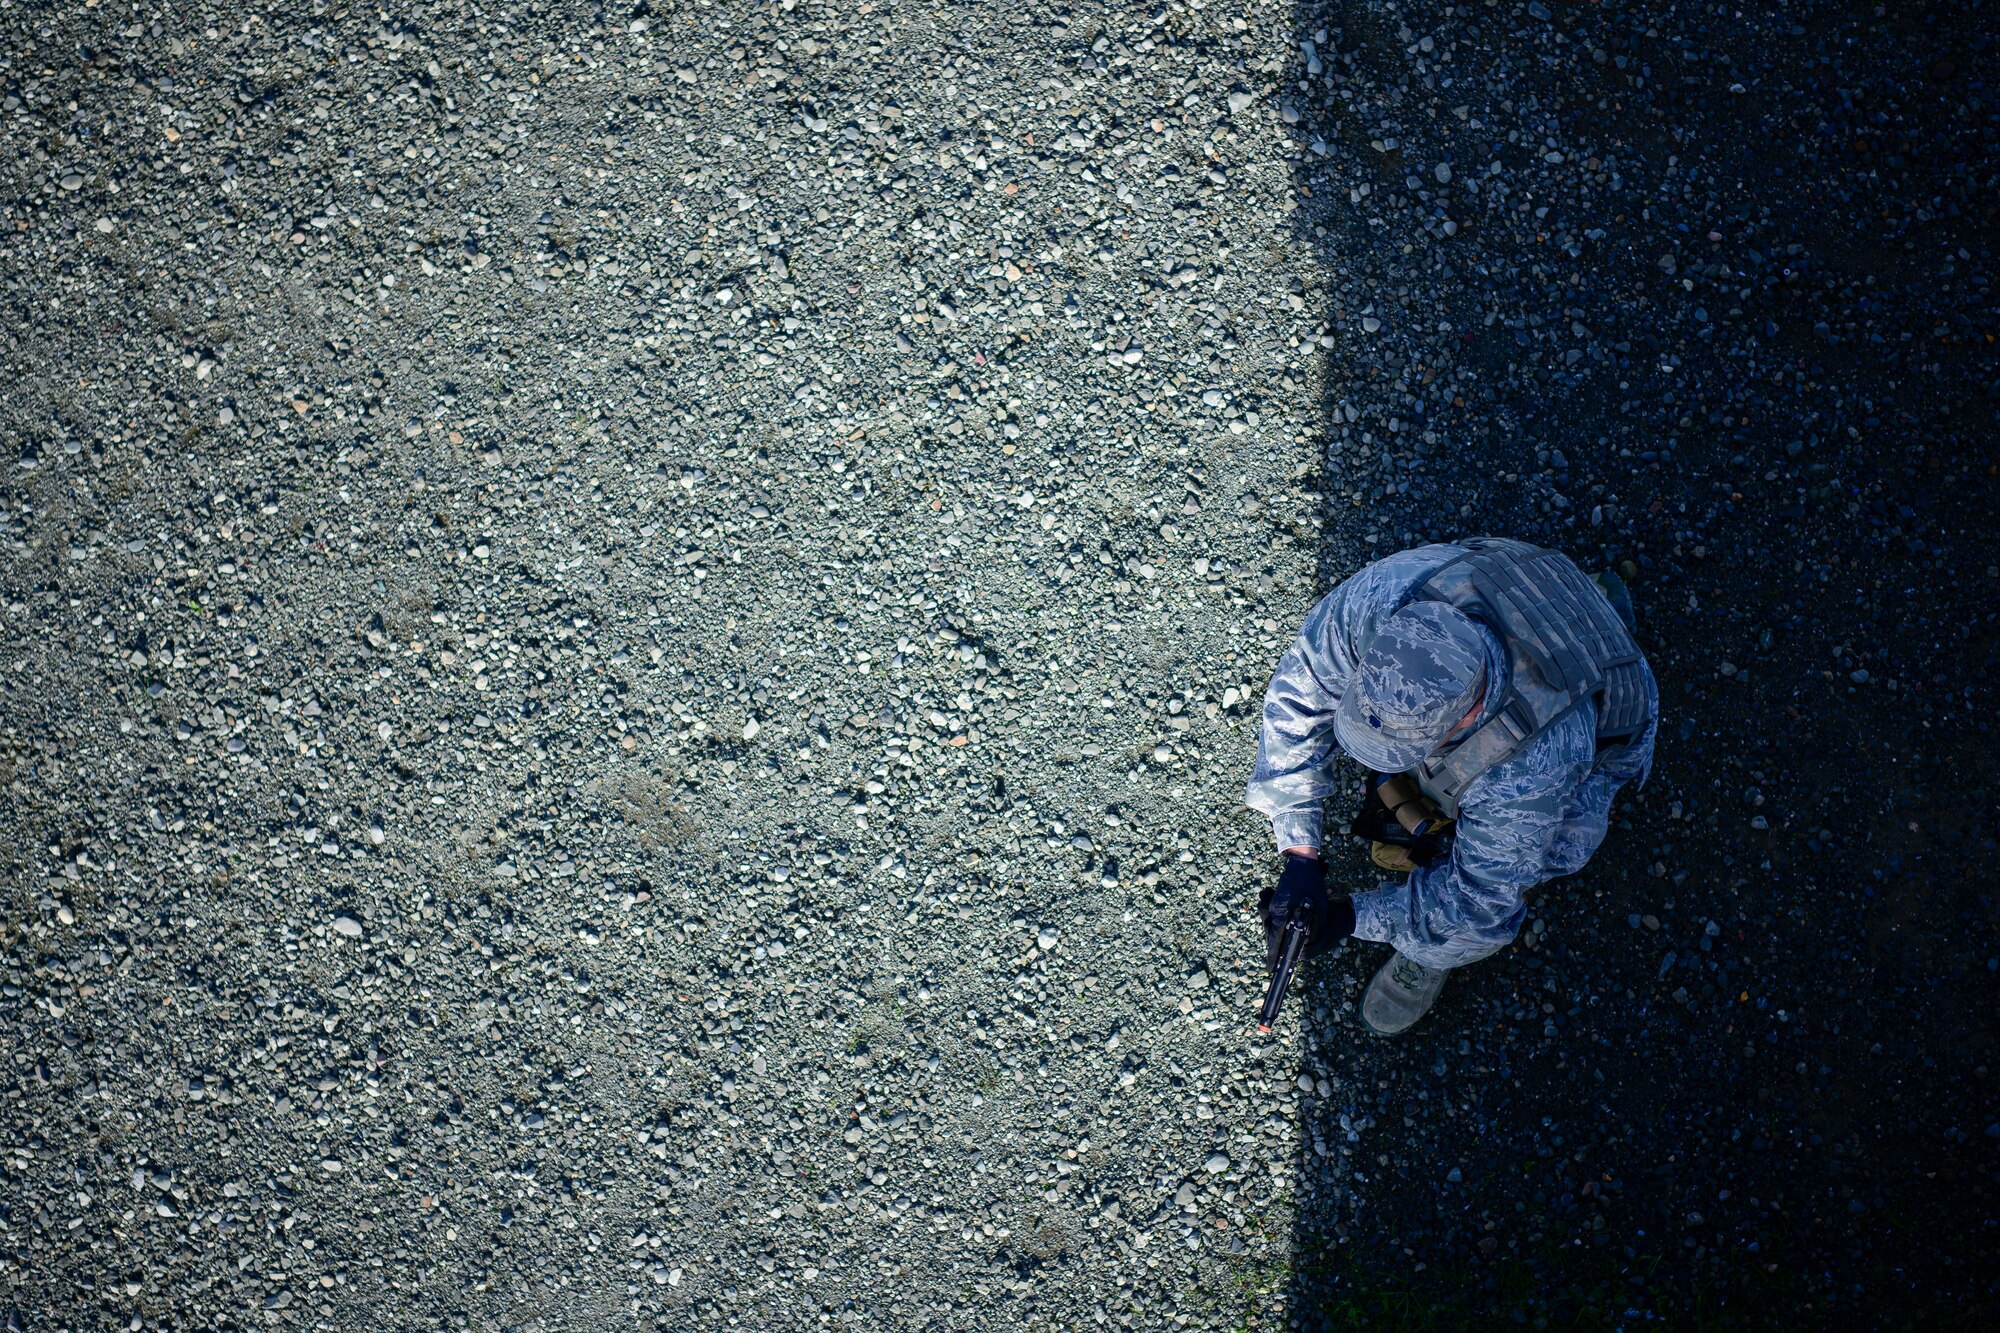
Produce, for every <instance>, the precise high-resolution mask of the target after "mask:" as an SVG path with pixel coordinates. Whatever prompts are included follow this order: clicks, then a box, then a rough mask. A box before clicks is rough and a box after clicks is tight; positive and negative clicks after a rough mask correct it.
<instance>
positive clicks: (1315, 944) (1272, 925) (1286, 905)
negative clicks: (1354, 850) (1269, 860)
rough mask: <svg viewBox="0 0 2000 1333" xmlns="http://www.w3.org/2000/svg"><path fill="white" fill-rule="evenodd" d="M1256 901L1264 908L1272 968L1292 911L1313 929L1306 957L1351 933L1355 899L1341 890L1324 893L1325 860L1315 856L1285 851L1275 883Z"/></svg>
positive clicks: (1268, 959)
mask: <svg viewBox="0 0 2000 1333" xmlns="http://www.w3.org/2000/svg"><path fill="white" fill-rule="evenodd" d="M1257 905H1258V906H1259V907H1261V908H1262V909H1263V911H1264V958H1265V964H1266V966H1268V967H1269V968H1271V969H1272V970H1273V971H1275V970H1276V969H1277V966H1278V955H1279V952H1280V948H1281V936H1282V932H1283V931H1284V927H1285V922H1286V921H1287V920H1288V919H1289V918H1291V917H1292V916H1293V915H1294V914H1302V915H1301V917H1300V919H1301V920H1303V921H1305V923H1306V925H1307V927H1308V928H1309V929H1310V930H1311V932H1312V933H1311V934H1310V935H1309V936H1308V937H1307V943H1306V956H1307V957H1308V958H1311V957H1315V956H1317V955H1319V954H1323V953H1325V952H1326V951H1327V950H1328V949H1331V948H1332V947H1333V946H1334V945H1336V944H1338V943H1340V941H1342V940H1344V939H1346V938H1347V937H1348V936H1349V935H1352V934H1353V933H1354V899H1352V898H1350V897H1349V896H1347V895H1346V894H1344V893H1343V894H1335V895H1329V894H1328V893H1327V891H1326V862H1324V861H1322V860H1320V859H1319V858H1318V857H1315V856H1300V855H1298V854H1297V853H1295V852H1287V853H1286V854H1285V868H1284V870H1283V871H1281V872H1280V873H1279V875H1278V884H1277V887H1276V888H1274V889H1265V890H1264V892H1263V893H1262V894H1261V895H1259V897H1258V899H1257Z"/></svg>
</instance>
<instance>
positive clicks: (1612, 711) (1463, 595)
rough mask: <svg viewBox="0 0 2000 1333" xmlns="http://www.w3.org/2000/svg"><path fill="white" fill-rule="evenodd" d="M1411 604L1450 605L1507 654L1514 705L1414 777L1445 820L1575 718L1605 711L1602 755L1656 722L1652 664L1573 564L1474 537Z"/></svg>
mask: <svg viewBox="0 0 2000 1333" xmlns="http://www.w3.org/2000/svg"><path fill="white" fill-rule="evenodd" d="M1460 544H1461V545H1463V546H1465V547H1467V548H1469V549H1468V550H1467V552H1466V553H1465V554H1464V555H1461V556H1457V557H1455V558H1454V559H1452V560H1450V561H1448V562H1447V563H1445V564H1443V565H1440V566H1439V567H1438V568H1436V569H1434V570H1432V571H1431V572H1430V574H1429V575H1428V576H1426V578H1425V579H1424V581H1423V582H1422V583H1420V584H1418V585H1417V586H1416V587H1415V588H1413V589H1412V590H1411V592H1410V595H1409V597H1408V598H1406V599H1405V600H1406V601H1418V600H1429V601H1439V602H1445V603H1448V604H1450V605H1451V606H1454V607H1456V608H1458V609H1459V610H1460V611H1462V612H1464V613H1465V614H1466V615H1468V616H1470V617H1471V618H1472V619H1474V620H1477V621H1479V622H1481V623H1482V624H1484V625H1485V626H1486V627H1487V628H1488V629H1490V630H1492V631H1493V632H1494V633H1495V634H1496V635H1498V636H1499V638H1500V642H1501V643H1502V644H1503V645H1505V648H1506V652H1507V658H1508V662H1509V665H1510V667H1511V671H1512V677H1513V679H1512V681H1511V683H1510V685H1509V688H1508V691H1507V695H1506V697H1505V698H1504V699H1501V700H1500V701H1499V702H1498V704H1497V706H1493V707H1490V708H1489V709H1488V712H1487V717H1486V721H1484V722H1482V723H1481V724H1480V725H1479V726H1478V727H1477V728H1475V729H1474V730H1473V731H1472V733H1471V734H1470V735H1468V736H1466V737H1465V739H1464V740H1463V741H1461V742H1459V744H1457V745H1455V746H1453V747H1451V748H1449V749H1446V750H1443V751H1440V752H1439V753H1436V754H1433V755H1431V756H1429V757H1428V758H1426V759H1425V760H1424V761H1423V762H1422V763H1420V764H1418V765H1417V767H1416V768H1415V769H1413V770H1411V771H1412V774H1413V775H1414V776H1415V777H1416V779H1417V782H1418V785H1419V786H1421V787H1422V788H1423V790H1424V792H1425V793H1426V794H1427V795H1428V796H1430V798H1431V799H1432V800H1433V801H1435V802H1437V804H1438V806H1439V807H1440V808H1441V809H1443V811H1444V812H1445V813H1446V814H1447V815H1450V816H1452V817H1454V818H1456V817H1457V815H1458V801H1459V797H1460V796H1461V795H1463V794H1464V792H1465V789H1466V788H1467V787H1469V786H1471V785H1472V781H1473V779H1475V778H1477V777H1478V776H1479V775H1480V774H1482V773H1484V772H1486V770H1488V769H1489V768H1492V767H1493V766H1494V765H1495V764H1500V763H1504V762H1505V761H1506V760H1509V759H1511V758H1513V757H1514V756H1515V755H1517V754H1519V753H1520V752H1521V751H1522V750H1525V749H1526V748H1527V747H1528V744H1529V742H1531V741H1533V740H1534V739H1535V738H1536V737H1537V736H1539V735H1541V734H1542V733H1543V732H1544V731H1547V730H1548V729H1549V728H1550V727H1551V726H1553V725H1555V723H1556V722H1557V721H1558V720H1559V719H1561V718H1562V717H1563V716H1565V715H1566V714H1567V713H1568V712H1569V711H1570V710H1571V709H1573V708H1576V707H1578V706H1579V705H1581V704H1582V703H1584V702H1585V701H1586V700H1590V699H1595V700H1596V701H1597V743H1598V745H1599V746H1600V747H1605V746H1610V745H1616V744H1622V743H1624V742H1628V741H1631V740H1634V739H1636V738H1637V737H1638V736H1639V735H1640V734H1641V733H1642V732H1643V731H1644V730H1645V729H1646V722H1647V718H1648V713H1649V706H1648V702H1647V691H1646V664H1645V658H1644V657H1643V655H1641V653H1640V652H1639V645H1638V643H1637V642H1636V641H1634V639H1633V638H1632V632H1631V631H1630V630H1628V629H1627V628H1626V627H1625V622H1624V621H1622V620H1620V619H1619V618H1618V613H1617V612H1616V611H1615V610H1613V609H1612V606H1611V604H1610V602H1608V601H1606V600H1605V597H1604V594H1603V592H1602V591H1600V590H1599V588H1598V586H1597V585H1596V584H1595V583H1593V582H1592V581H1591V580H1590V578H1589V577H1588V576H1587V575H1585V574H1584V572H1583V571H1582V570H1580V569H1578V568H1577V567H1576V565H1575V564H1574V563H1572V562H1571V560H1570V559H1569V557H1568V556H1566V555H1563V554H1561V553H1560V552H1557V551H1548V550H1544V549H1542V548H1541V547H1539V546H1531V545H1529V544H1528V543H1527V542H1520V541H1512V540H1509V539H1507V538H1502V537H1473V538H1469V539H1467V540H1466V541H1464V542H1462V543H1460Z"/></svg>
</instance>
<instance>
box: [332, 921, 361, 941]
mask: <svg viewBox="0 0 2000 1333" xmlns="http://www.w3.org/2000/svg"><path fill="white" fill-rule="evenodd" d="M333 929H334V933H335V934H339V935H345V936H347V938H348V939H350V940H358V939H360V938H361V923H360V922H359V921H356V920H355V919H354V918H353V917H351V916H337V917H335V918H334V919H333Z"/></svg>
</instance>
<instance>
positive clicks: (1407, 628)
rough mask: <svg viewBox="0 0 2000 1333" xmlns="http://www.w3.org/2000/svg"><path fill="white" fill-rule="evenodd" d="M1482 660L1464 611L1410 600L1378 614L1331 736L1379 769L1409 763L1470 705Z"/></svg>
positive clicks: (1419, 757)
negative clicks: (1386, 614) (1379, 619)
mask: <svg viewBox="0 0 2000 1333" xmlns="http://www.w3.org/2000/svg"><path fill="white" fill-rule="evenodd" d="M1485 668H1486V652H1485V646H1484V643H1483V641H1482V639H1481V636H1480V633H1479V627H1478V626H1476V625H1474V624H1473V623H1472V621H1471V619H1470V618H1468V617H1467V616H1466V614H1465V613H1464V612H1463V611H1460V610H1459V609H1458V608H1457V607H1454V606H1448V605H1446V604H1445V603H1443V602H1412V603H1410V604H1409V605H1408V606H1406V607H1404V608H1403V609H1402V610H1400V611H1398V612H1396V614H1394V615H1392V616H1390V617H1389V618H1388V619H1387V620H1385V621H1383V622H1382V630H1381V632H1380V633H1379V634H1377V635H1376V636H1375V641H1374V642H1373V643H1371V644H1369V645H1368V650H1367V651H1366V652H1364V653H1363V654H1362V655H1361V665H1360V666H1359V668H1357V669H1356V671H1355V673H1354V683H1353V685H1352V687H1351V688H1349V689H1348V690H1347V692H1346V693H1345V694H1344V695H1343V696H1342V697H1341V700H1340V708H1339V710H1338V711H1337V712H1336V713H1335V714H1334V720H1333V732H1334V737H1335V739H1336V741H1337V742H1338V743H1339V745H1340V748H1341V749H1343V750H1345V751H1347V753H1348V754H1350V755H1352V756H1353V757H1354V758H1355V759H1357V760H1359V761H1360V762H1361V763H1363V764H1365V765H1367V766H1368V767H1369V768H1372V769H1374V770H1375V771H1376V772H1378V773H1401V772H1402V771H1403V770H1404V769H1407V768H1413V767H1415V766H1416V765H1417V763H1418V762H1419V761H1420V760H1422V759H1423V757H1424V756H1425V755H1427V754H1429V753H1430V752H1431V751H1432V750H1434V749H1436V748H1437V745H1438V742H1440V741H1442V740H1443V739H1444V738H1445V735H1446V733H1447V732H1449V731H1450V730H1451V728H1452V726H1453V725H1454V724H1455V723H1457V722H1458V720H1459V719H1460V718H1462V717H1464V716H1465V714H1466V711H1467V710H1468V709H1470V708H1471V707H1472V704H1473V700H1474V699H1475V698H1477V697H1478V694H1479V689H1480V685H1481V683H1482V682H1483V681H1484V680H1485Z"/></svg>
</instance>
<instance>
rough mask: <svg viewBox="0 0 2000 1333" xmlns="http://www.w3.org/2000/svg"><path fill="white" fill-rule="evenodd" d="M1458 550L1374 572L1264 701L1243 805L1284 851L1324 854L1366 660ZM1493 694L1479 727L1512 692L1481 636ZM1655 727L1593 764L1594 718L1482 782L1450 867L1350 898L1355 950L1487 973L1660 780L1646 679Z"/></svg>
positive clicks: (1290, 657) (1490, 642)
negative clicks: (1342, 713) (1647, 783)
mask: <svg viewBox="0 0 2000 1333" xmlns="http://www.w3.org/2000/svg"><path fill="white" fill-rule="evenodd" d="M1464 551H1465V548H1464V547H1460V546H1455V545H1449V544H1438V545H1433V546H1423V547H1418V548H1417V549H1415V550H1410V551H1401V552H1398V553H1397V554H1395V555H1391V556H1387V557H1385V558H1383V559H1381V560H1377V561H1375V562H1374V563H1373V564H1370V565H1368V566H1366V567H1365V568H1363V569H1362V570H1361V571H1360V572H1358V573H1356V574H1355V575H1354V576H1353V577H1352V578H1349V579H1347V580H1345V581H1344V582H1342V583H1341V585H1340V586H1339V587H1337V588H1335V589H1334V590H1333V591H1332V592H1330V593H1328V594H1327V595H1326V596H1325V597H1324V598H1322V599H1321V600H1320V602H1319V604H1318V605H1317V606H1315V607H1313V609H1312V611H1311V612H1310V613H1309V614H1308V615H1307V616H1306V620H1305V624H1304V626H1303V627H1302V628H1301V629H1300V631H1299V636H1298V638H1297V639H1296V640H1295V641H1294V642H1293V644H1292V646H1291V647H1290V648H1289V649H1287V650H1286V652H1285V655H1284V656H1283V657H1282V658H1280V659H1279V661H1278V668H1277V671H1276V672H1275V673H1274V674H1273V675H1272V677H1271V683H1270V686H1269V687H1268V688H1267V689H1266V691H1265V694H1264V717H1263V730H1262V734H1261V736H1260V738H1259V742H1258V747H1257V766H1256V769H1255V770H1254V771H1253V772H1252V773H1251V776H1250V783H1249V787H1248V789H1247V791H1246V792H1245V794H1244V800H1245V801H1246V803H1248V804H1249V806H1250V807H1251V808H1252V809H1254V810H1257V811H1259V812H1261V813H1262V814H1264V815H1267V816H1268V817H1269V818H1270V820H1271V830H1272V834H1273V836H1274V837H1275V839H1276V841H1277V845H1278V846H1279V847H1281V848H1283V847H1317V846H1319V845H1320V839H1321V831H1320V803H1321V802H1322V801H1323V800H1324V799H1325V798H1326V797H1327V796H1329V795H1332V794H1333V793H1335V792H1336V791H1338V790H1340V789H1341V788H1343V787H1344V786H1351V785H1352V780H1351V779H1349V780H1343V779H1341V778H1339V777H1337V776H1336V775H1335V772H1334V765H1333V761H1334V758H1335V756H1336V755H1337V754H1339V752H1340V747H1339V745H1338V743H1337V742H1336V739H1335V735H1334V717H1335V715H1336V713H1337V712H1338V711H1339V708H1340V702H1341V698H1342V696H1343V695H1344V694H1345V693H1346V691H1347V690H1348V688H1349V687H1350V685H1351V682H1352V681H1353V680H1354V677H1355V673H1356V671H1357V669H1358V668H1359V666H1360V663H1361V658H1362V651H1361V650H1362V649H1364V648H1365V647H1367V646H1368V645H1369V644H1370V642H1371V641H1372V640H1373V639H1374V638H1375V637H1376V636H1377V634H1378V633H1379V632H1380V630H1381V628H1382V626H1383V623H1384V622H1385V621H1386V620H1387V619H1388V618H1389V617H1390V616H1391V615H1392V614H1393V613H1394V612H1395V611H1396V609H1397V607H1398V606H1400V605H1401V604H1402V602H1403V600H1404V598H1405V597H1407V596H1408V594H1409V592H1410V590H1411V589H1412V588H1414V587H1415V586H1416V585H1417V584H1419V583H1421V582H1423V580H1424V579H1425V578H1426V577H1427V576H1428V575H1429V574H1430V572H1431V571H1432V570H1434V569H1436V568H1437V567H1438V566H1439V565H1442V564H1444V563H1445V562H1446V561H1448V560H1451V559H1454V558H1456V557H1457V556H1459V555H1462V554H1464ZM1476 628H1477V630H1478V633H1479V636H1480V639H1481V646H1482V649H1483V651H1484V653H1485V658H1486V665H1485V680H1486V681H1487V683H1488V684H1489V686H1490V688H1489V689H1488V690H1487V693H1486V703H1485V704H1484V705H1483V706H1482V708H1481V711H1480V716H1479V719H1478V721H1483V720H1484V719H1485V716H1486V712H1487V709H1488V708H1489V707H1490V706H1491V704H1492V703H1493V702H1494V701H1496V700H1500V699H1503V698H1505V696H1506V690H1507V685H1508V682H1509V679H1510V676H1509V668H1508V665H1507V654H1506V651H1505V649H1504V648H1503V647H1502V645H1501V643H1500V641H1499V639H1498V638H1496V637H1495V636H1494V635H1493V634H1492V633H1491V632H1490V631H1488V630H1486V629H1485V628H1484V627H1476ZM1646 689H1647V697H1648V699H1649V701H1650V710H1649V719H1648V721H1647V724H1646V729H1645V731H1644V732H1643V733H1642V734H1641V735H1640V737H1639V738H1638V739H1637V740H1636V741H1634V742H1632V743H1631V744H1630V745H1625V746H1619V747H1616V748H1613V749H1608V750H1606V751H1605V752H1604V753H1602V754H1599V753H1598V751H1597V734H1596V733H1597V725H1596V710H1595V707H1594V705H1590V704H1586V705H1584V706H1583V707H1581V708H1578V709H1577V710H1575V711H1574V712H1572V713H1570V714H1569V715H1568V716H1567V717H1565V718H1563V719H1561V720H1560V721H1558V722H1557V723H1556V724H1555V725H1554V726H1552V727H1550V728H1549V730H1547V731H1546V732H1544V733H1543V734H1542V735H1540V736H1538V737H1536V738H1535V740H1534V741H1533V742H1532V743H1531V744H1530V745H1529V746H1528V747H1527V748H1526V749H1525V750H1523V751H1521V753H1520V754H1518V755H1516V756H1514V757H1513V758H1512V759H1509V760H1507V761H1506V762H1504V763H1501V764H1498V765H1496V766H1495V767H1493V768H1491V769H1489V770H1488V771H1487V772H1485V773H1484V774H1482V775H1480V776H1479V777H1478V778H1476V779H1475V780H1474V781H1473V783H1472V785H1471V786H1470V787H1468V788H1467V789H1466V791H1465V794H1464V797H1463V798H1462V799H1461V801H1460V808H1459V820H1458V826H1457V835H1456V837H1455V839H1454V841H1453V844H1452V854H1451V856H1450V858H1449V859H1448V860H1443V861H1439V862H1438V863H1436V864H1435V865H1431V866H1427V867H1425V868H1423V869H1420V870H1418V871H1416V872H1415V873H1413V874H1411V875H1410V876H1409V878H1408V879H1407V880H1404V881H1402V882H1400V883H1387V884H1383V885H1381V886H1380V887H1378V888H1375V889H1369V890H1363V891H1361V892H1359V893H1356V894H1355V895H1354V916H1355V928H1354V934H1355V936H1356V937H1357V938H1360V939H1365V940H1376V941H1381V942H1383V943H1387V944H1393V945H1394V946H1395V947H1396V948H1397V949H1398V950H1399V951H1401V952H1402V953H1404V954H1406V955H1407V956H1409V957H1411V958H1414V959H1416V960H1417V961H1418V962H1420V963H1423V964H1424V965H1426V966H1428V967H1457V966H1460V965H1461V964H1464V963H1470V962H1474V961H1477V960H1478V959H1481V958H1484V957H1486V956H1487V955H1488V954H1490V953H1493V952H1494V951H1495V950H1497V949H1499V948H1501V947H1502V946H1504V945H1506V944H1507V943H1508V942H1509V941H1511V940H1512V939H1513V938H1514V936H1515V934H1516V933H1517V932H1518V931H1519V930H1520V928H1521V922H1522V920H1523V918H1524V917H1525V916H1526V914H1527V908H1526V905H1525V903H1524V901H1523V899H1524V896H1525V894H1526V893H1527V891H1528V890H1529V889H1530V888H1533V887H1534V886H1535V885H1537V884H1540V883H1542V882H1543V881H1545V880H1549V879H1554V878H1556V877H1557V876H1559V875H1569V874H1574V873H1575V872H1576V871H1578V870H1580V869H1582V867H1583V865H1584V863H1585V862H1587V861H1588V860H1590V857H1591V854H1592V853H1593V852H1595V851H1596V850H1597V847H1598V845H1599V844H1600V843H1602V842H1603V841H1604V834H1605V830H1606V828H1607V827H1608V825H1609V821H1610V813H1611V801H1612V797H1613V796H1615V795H1616V794H1617V791H1618V789H1619V788H1620V787H1622V786H1624V785H1625V784H1626V783H1627V782H1630V781H1632V780H1634V779H1635V778H1636V779H1638V780H1640V781H1642V782H1643V781H1644V780H1645V777H1646V774H1647V773H1648V772H1649V771H1650V769H1651V768H1652V761H1653V741H1654V737H1655V734H1656V733H1657V731H1658V729H1659V711H1660V709H1659V691H1658V688H1657V687H1656V686H1655V685H1654V683H1653V679H1652V675H1651V672H1650V671H1649V672H1648V673H1647V676H1646Z"/></svg>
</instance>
